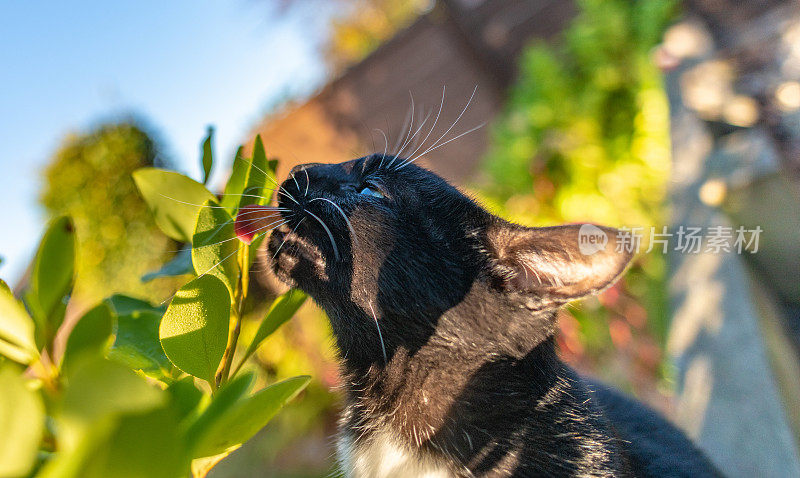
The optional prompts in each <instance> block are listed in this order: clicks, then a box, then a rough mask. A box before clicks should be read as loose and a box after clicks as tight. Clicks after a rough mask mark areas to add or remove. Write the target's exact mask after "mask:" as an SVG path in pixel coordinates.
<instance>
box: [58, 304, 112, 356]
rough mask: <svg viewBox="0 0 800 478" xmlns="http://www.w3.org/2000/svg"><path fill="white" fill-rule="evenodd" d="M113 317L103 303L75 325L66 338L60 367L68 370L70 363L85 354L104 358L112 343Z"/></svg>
mask: <svg viewBox="0 0 800 478" xmlns="http://www.w3.org/2000/svg"><path fill="white" fill-rule="evenodd" d="M113 327H114V317H113V316H112V314H111V309H110V308H109V307H108V305H106V304H105V303H103V304H100V305H98V306H96V307H94V308H93V309H91V310H89V312H87V313H85V314H84V315H83V317H81V318H80V320H78V322H76V323H75V326H74V327H73V328H72V331H71V332H70V334H69V337H67V344H66V346H65V348H64V357H63V358H62V361H61V367H62V368H63V369H65V370H66V369H68V368H69V367H70V366H71V365H72V362H73V361H74V360H75V359H76V358H77V357H79V356H81V355H82V354H85V353H95V354H97V355H98V356H100V357H103V356H105V353H106V351H107V350H108V347H109V346H110V345H111V342H112V341H113V339H114V337H113V330H112V329H113Z"/></svg>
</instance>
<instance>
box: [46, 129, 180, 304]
mask: <svg viewBox="0 0 800 478" xmlns="http://www.w3.org/2000/svg"><path fill="white" fill-rule="evenodd" d="M162 154H163V153H162V148H161V146H160V145H159V144H158V142H157V139H156V138H155V136H154V135H153V133H149V132H148V131H147V129H146V128H145V127H144V126H142V125H141V122H140V121H137V120H134V119H123V120H120V121H114V122H108V123H105V124H99V125H98V126H97V127H95V128H94V129H92V130H91V131H87V132H85V133H76V134H71V135H69V136H67V137H66V138H64V140H63V143H62V145H61V146H60V147H59V148H58V150H57V151H56V152H55V153H54V154H53V157H52V159H51V160H50V164H49V165H48V167H47V169H45V170H44V172H43V177H42V179H43V184H42V191H41V195H40V198H41V202H42V205H43V206H44V208H45V210H46V211H47V214H48V215H49V216H51V217H57V216H62V215H69V216H71V217H72V218H73V220H74V222H75V227H76V229H77V237H78V240H79V244H78V261H77V274H78V283H77V284H76V288H75V291H74V296H75V297H74V298H73V300H75V301H77V302H78V303H81V304H93V303H95V302H97V301H99V300H101V299H102V298H104V297H108V296H109V295H111V294H113V293H114V292H126V293H129V294H134V295H139V296H142V297H144V298H147V299H156V298H158V299H159V300H161V299H163V297H162V296H163V294H164V290H165V288H167V287H171V286H174V285H176V284H177V283H176V282H174V281H173V282H172V283H169V284H166V283H163V282H162V283H150V284H146V283H143V282H142V281H141V280H140V277H141V276H142V275H143V274H145V273H146V272H149V271H151V270H153V269H158V268H159V267H160V266H161V264H162V263H163V262H164V261H165V259H167V258H169V257H170V256H171V255H172V254H174V251H175V250H176V249H177V248H178V245H177V243H175V242H174V241H172V240H171V239H169V238H168V237H166V236H165V235H164V234H162V233H161V232H160V231H159V230H158V228H157V227H156V225H155V222H154V221H153V215H152V214H151V213H150V211H149V210H148V209H147V205H146V204H145V203H144V201H143V200H142V198H141V196H139V193H138V191H137V190H136V186H135V185H134V183H133V178H132V177H131V173H132V172H133V171H135V170H136V169H139V168H141V167H145V166H158V167H169V161H167V160H166V159H165V158H164V157H163V156H162Z"/></svg>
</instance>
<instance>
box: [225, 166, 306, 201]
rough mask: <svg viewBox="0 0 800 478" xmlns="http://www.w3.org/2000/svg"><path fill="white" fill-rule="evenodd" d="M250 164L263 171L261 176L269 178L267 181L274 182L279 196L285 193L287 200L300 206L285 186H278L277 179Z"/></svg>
mask: <svg viewBox="0 0 800 478" xmlns="http://www.w3.org/2000/svg"><path fill="white" fill-rule="evenodd" d="M236 159H242V160H244V158H241V157H237V158H235V159H234V161H235V160H236ZM250 164H251V165H252V166H253V167H254V168H256V169H257V170H259V171H261V174H263V175H264V177H265V178H267V179H269V180H270V181H272V182H273V184H275V186H277V187H278V189H277V191H278V194H281V193H283V194H284V196H286V197H287V198H289V199H290V200H291V201H292V202H294V203H295V204H297V205H298V206H299V205H300V203H299V202H297V200H296V199H295V198H294V197H293V196H292V195H291V194H289V193H288V192H287V191H286V189H284V187H283V186H281V185H280V184H278V182H277V181H275V179H274V178H273V177H272V176H271V175H269V174H267V172H266V171H264V170H263V169H261V168H259V167H258V166H257V165H255V164H253V163H252V162H251V163H250Z"/></svg>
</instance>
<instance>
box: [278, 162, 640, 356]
mask: <svg viewBox="0 0 800 478" xmlns="http://www.w3.org/2000/svg"><path fill="white" fill-rule="evenodd" d="M278 201H279V205H280V206H281V207H282V208H283V209H284V212H283V213H282V214H283V216H284V219H286V220H288V222H287V223H286V224H285V225H283V226H281V227H280V228H278V229H276V230H275V231H273V233H272V235H271V237H270V239H269V242H268V248H267V250H268V253H269V255H270V257H274V261H273V267H274V270H275V272H276V274H277V275H278V277H279V278H280V279H281V280H283V281H285V282H287V283H288V284H290V285H292V286H295V287H298V288H300V289H302V290H304V291H306V292H307V293H309V294H310V295H311V297H312V298H313V299H314V300H315V301H316V302H317V303H318V304H319V305H320V306H321V307H322V308H323V309H324V310H325V311H326V312H327V314H328V315H329V317H330V318H331V322H332V325H333V329H334V332H335V334H336V338H337V341H338V343H339V346H340V347H341V348H342V349H343V354H344V355H347V356H348V357H350V360H356V361H361V362H363V364H364V365H366V364H369V363H375V362H383V361H385V359H386V358H388V359H390V360H391V356H392V355H393V354H394V353H395V352H396V351H397V350H401V349H402V350H403V351H404V352H405V353H407V354H408V353H414V352H415V351H416V350H417V349H419V348H420V347H422V346H423V345H425V344H426V343H428V342H429V341H430V340H431V337H433V336H437V337H438V336H449V337H451V338H452V337H458V338H459V340H461V341H463V342H464V343H465V344H466V343H467V342H470V340H471V341H472V342H473V344H475V346H479V347H488V348H489V349H491V347H492V345H491V344H497V345H498V346H503V347H511V348H515V347H516V348H519V347H522V348H525V347H528V346H530V347H533V346H535V345H536V342H537V341H541V340H543V339H544V338H546V337H548V336H550V335H552V333H553V331H554V325H553V315H554V314H553V313H552V312H553V311H555V310H556V309H557V308H558V307H559V306H561V305H563V304H564V303H566V302H568V301H570V300H573V299H577V298H580V297H583V296H586V295H589V294H593V293H596V292H598V291H600V290H601V289H603V288H605V287H607V286H609V285H610V284H612V283H613V282H614V281H615V280H616V278H617V277H618V276H619V275H620V274H621V273H622V271H623V270H624V269H625V267H626V265H627V264H628V262H629V261H630V259H631V254H630V253H627V252H624V251H620V252H618V251H617V248H616V247H615V246H616V242H617V234H618V231H616V230H614V229H610V228H601V227H597V226H591V225H584V226H581V225H567V226H557V227H549V228H527V227H522V226H519V225H516V224H512V223H509V222H507V221H505V220H503V219H501V218H499V217H497V216H494V215H492V214H490V213H489V212H487V211H486V210H484V209H483V208H481V207H480V206H479V205H477V204H476V203H475V202H474V201H473V200H471V199H470V198H468V197H467V196H465V195H464V194H463V193H461V192H460V191H459V190H457V189H456V188H454V187H453V186H451V185H449V184H448V183H447V182H446V181H445V180H443V179H442V178H440V177H439V176H437V175H436V174H434V173H432V172H430V171H428V170H426V169H423V168H420V167H418V166H416V165H414V164H408V165H405V163H404V162H403V161H402V160H401V159H399V158H394V157H392V156H385V157H384V156H383V155H372V156H367V157H364V158H359V159H355V160H352V161H347V162H344V163H341V164H306V165H302V166H298V167H296V168H294V169H293V170H292V172H291V174H290V175H289V178H288V179H287V180H286V181H285V182H284V183H283V185H282V188H281V191H280V192H279V193H278ZM582 228H583V229H582ZM470 337H471V338H470ZM378 341H379V342H380V343H378ZM465 346H466V345H465ZM384 356H385V357H384Z"/></svg>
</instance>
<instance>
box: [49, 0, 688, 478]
mask: <svg viewBox="0 0 800 478" xmlns="http://www.w3.org/2000/svg"><path fill="white" fill-rule="evenodd" d="M340 3H341V4H342V5H343V8H342V13H341V14H340V15H338V16H334V17H333V19H332V25H331V30H330V37H329V39H328V41H327V43H326V44H325V45H324V48H325V50H326V52H327V55H326V58H328V59H329V61H330V64H331V66H332V69H333V70H334V71H339V70H341V69H342V68H344V67H345V66H346V65H349V64H352V63H353V62H355V61H358V60H360V59H361V58H363V57H364V56H365V55H367V54H368V53H369V52H370V51H372V50H373V49H374V48H376V47H377V46H378V45H379V44H380V43H381V42H382V41H384V40H386V39H387V38H389V37H390V36H391V35H392V34H393V33H394V32H396V31H397V30H398V29H399V28H402V27H403V26H405V25H407V24H408V23H409V22H410V21H412V20H413V18H415V16H416V15H419V14H420V13H422V12H424V11H425V9H426V8H429V7H430V2H428V1H423V0H404V1H387V0H353V1H348V0H341V1H340ZM578 9H579V13H578V15H577V17H576V18H575V19H574V20H573V22H572V23H571V25H570V26H569V27H568V28H567V29H566V30H565V31H564V32H563V35H562V36H561V37H560V38H559V39H558V40H557V41H555V42H554V43H552V44H550V45H545V44H533V45H531V46H530V47H529V48H527V50H526V52H525V54H524V55H523V56H522V58H521V59H520V65H519V70H520V75H519V77H518V79H517V82H516V84H515V86H514V87H513V88H512V90H511V93H510V95H509V97H508V98H507V100H506V108H505V110H504V112H503V114H502V115H501V117H500V118H499V120H498V121H497V122H496V123H495V124H494V125H492V142H493V146H492V148H491V150H490V151H489V153H488V155H487V157H486V161H485V171H486V173H487V174H486V176H485V177H486V178H488V179H485V180H483V181H482V182H480V183H479V184H475V185H473V188H472V189H473V190H474V191H475V192H476V194H477V195H478V196H479V198H480V199H481V200H482V201H483V203H484V204H486V205H487V206H488V207H489V208H490V209H492V210H493V211H494V212H496V213H498V214H501V215H503V216H504V217H506V218H508V219H510V220H513V221H517V222H520V223H523V224H528V225H552V224H557V223H563V222H579V221H581V222H583V221H589V222H597V223H603V224H608V225H613V226H629V227H630V226H640V227H642V228H643V230H642V232H643V233H645V235H646V234H647V233H648V232H649V230H650V227H651V226H655V227H657V229H658V228H659V226H660V225H661V224H663V223H664V221H665V215H666V213H667V211H666V208H665V202H664V200H665V194H666V188H667V178H668V175H669V159H670V158H669V154H670V152H669V141H668V131H669V122H668V111H667V103H666V98H665V94H664V91H663V87H662V84H661V80H660V76H659V72H658V70H657V68H656V67H655V66H654V65H653V63H652V61H651V54H652V53H651V52H652V49H653V47H654V46H655V45H656V43H657V42H658V41H659V39H660V36H661V34H662V32H663V30H664V28H665V27H666V25H667V24H668V22H669V21H670V19H671V18H673V15H674V14H675V13H676V2H674V1H664V0H638V1H629V0H582V1H579V2H578ZM154 138H155V137H154V135H153V134H152V133H150V132H148V130H147V128H145V127H143V126H141V124H140V123H139V122H137V121H133V120H123V121H118V122H111V123H107V124H104V125H100V126H98V127H97V128H95V129H93V130H91V131H89V132H86V133H83V134H77V135H71V136H69V137H67V138H65V140H64V142H63V144H62V146H61V147H60V148H59V149H58V151H57V152H56V153H55V154H54V155H53V158H52V161H51V164H50V166H49V167H48V168H47V170H46V171H45V173H44V176H43V179H44V183H43V188H42V193H41V201H42V204H43V205H44V206H45V208H46V210H47V212H48V214H49V215H52V216H56V215H61V214H69V215H71V216H72V217H73V218H74V220H75V224H76V228H77V237H78V238H79V240H80V243H79V245H78V250H79V252H78V257H79V259H78V266H77V267H78V273H77V277H78V278H79V282H78V283H77V285H76V291H75V295H76V296H77V297H78V298H79V301H80V302H82V303H86V304H90V303H94V302H96V301H97V300H99V299H100V298H102V297H106V296H108V295H111V294H112V293H115V292H122V293H126V294H131V295H137V296H141V297H143V298H147V299H150V300H154V299H158V300H161V299H163V298H164V297H166V296H167V295H168V294H169V292H167V291H172V290H174V289H175V288H176V286H178V285H179V284H180V280H179V279H176V278H159V279H156V280H154V281H151V282H149V283H144V282H142V281H141V279H140V278H141V276H142V275H144V274H145V273H147V272H150V271H152V270H155V269H158V268H159V267H160V265H161V264H163V263H164V262H165V261H166V260H168V259H169V258H170V257H172V256H173V255H174V251H175V250H177V249H178V248H179V247H180V245H179V244H177V243H176V242H174V241H173V240H171V239H169V238H167V237H166V236H164V235H163V234H162V233H160V232H159V231H158V229H157V228H156V226H155V224H154V222H153V220H152V216H151V214H150V213H149V212H148V210H147V207H146V205H145V204H144V202H143V201H142V200H141V198H140V196H139V195H138V193H137V192H136V189H135V186H134V183H133V180H132V179H131V175H130V174H131V172H133V171H134V170H136V169H138V168H140V167H143V166H153V165H155V166H159V167H165V166H166V167H168V166H169V162H168V161H166V160H164V158H163V157H162V153H161V151H162V148H161V146H160V145H159V144H158V141H157V140H156V139H154ZM267 148H269V145H267ZM642 243H643V244H647V238H646V237H645V238H644V239H643V241H642ZM665 272H666V271H665V263H664V257H663V255H661V254H642V255H641V256H640V258H639V260H638V261H637V263H636V264H635V265H634V267H633V268H632V269H631V271H630V272H629V273H628V274H627V276H626V277H625V280H624V282H622V283H620V284H618V285H617V286H615V287H614V288H612V289H610V290H609V291H607V292H605V293H604V294H603V295H602V296H600V297H599V298H597V299H592V300H589V301H586V302H584V303H583V304H581V305H580V306H572V307H569V308H568V309H567V310H565V311H564V313H563V314H562V315H561V317H560V324H561V334H560V337H559V341H560V345H561V349H562V352H563V354H564V356H565V358H566V359H567V360H568V361H570V362H571V363H573V364H574V365H576V366H577V367H578V368H580V369H582V370H585V371H592V372H595V373H598V374H600V375H602V376H604V378H606V379H608V380H611V381H613V382H615V383H616V384H618V385H621V386H623V387H624V388H627V389H628V390H631V391H634V392H635V393H637V394H639V395H640V396H644V397H643V398H645V399H646V400H647V401H650V402H651V403H653V402H657V401H658V400H659V397H661V396H663V393H664V387H661V386H660V385H663V379H664V378H668V374H665V371H664V369H663V361H662V350H663V341H664V337H665V331H666V326H667V315H666V314H667V308H666V298H665V289H666V287H665ZM274 292H277V291H274ZM270 294H271V292H270V291H269V287H267V288H266V291H265V290H262V291H260V293H254V294H251V295H250V298H249V303H248V306H247V310H248V315H249V316H250V317H262V316H263V313H264V310H263V308H264V307H266V304H268V303H269V301H268V300H266V299H269V295H270ZM255 327H256V324H255V323H254V322H252V321H251V322H245V324H244V328H243V331H242V337H243V339H244V341H245V342H247V341H248V340H249V337H251V336H252V335H253V334H254V333H255ZM257 359H258V361H259V364H260V366H261V367H262V369H263V371H265V372H266V375H265V376H266V377H269V378H270V380H271V379H272V378H274V377H278V376H280V377H285V376H292V375H299V374H309V375H312V376H313V377H314V381H313V382H312V384H311V385H309V387H308V389H307V390H306V392H305V394H304V396H303V398H302V399H301V400H298V401H297V402H295V404H293V406H291V407H288V408H287V409H286V410H285V411H284V412H283V413H282V414H281V415H279V416H278V417H277V418H276V419H275V420H274V422H273V423H272V424H271V425H270V426H269V427H267V429H266V430H264V431H262V433H261V435H260V437H259V438H258V439H257V440H252V441H251V442H249V443H248V444H247V445H246V446H244V447H243V448H242V449H241V450H239V451H238V452H236V453H235V454H233V455H232V456H231V457H230V458H229V459H228V460H226V461H225V462H223V463H222V464H220V465H219V466H218V467H217V468H216V469H215V470H214V471H213V473H212V476H217V477H221V476H269V477H273V476H274V477H278V476H297V477H301V476H303V477H305V476H309V477H310V476H326V475H327V474H328V473H329V472H330V471H331V470H332V469H333V468H332V467H333V461H332V457H331V453H332V448H331V447H330V446H329V445H330V440H331V439H332V436H333V434H334V430H335V417H336V415H337V412H338V410H337V399H336V395H335V389H336V387H337V386H338V375H337V372H336V366H335V351H334V349H333V347H332V342H331V339H330V330H329V326H328V323H327V320H326V319H325V317H324V316H323V315H322V313H321V312H319V311H318V309H316V308H314V307H313V306H312V305H306V306H304V308H303V309H302V310H301V313H300V314H299V317H298V318H297V319H296V320H293V321H291V322H289V323H287V324H286V325H285V326H283V327H282V328H281V329H279V330H278V331H277V332H276V333H275V334H274V335H273V336H272V337H271V338H270V340H269V341H267V342H266V343H265V344H264V346H263V347H262V348H261V349H260V350H259V352H258V353H257ZM254 470H258V471H254Z"/></svg>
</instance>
